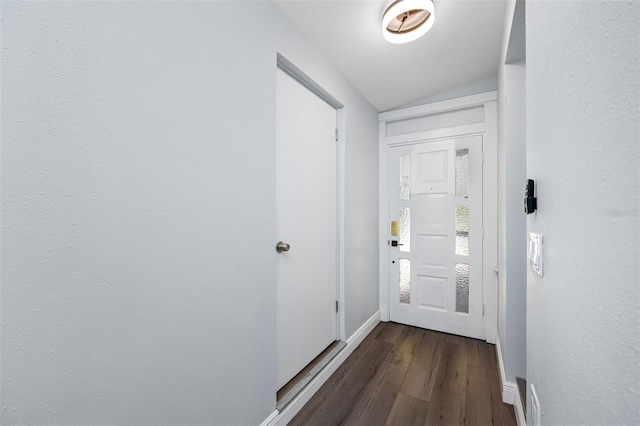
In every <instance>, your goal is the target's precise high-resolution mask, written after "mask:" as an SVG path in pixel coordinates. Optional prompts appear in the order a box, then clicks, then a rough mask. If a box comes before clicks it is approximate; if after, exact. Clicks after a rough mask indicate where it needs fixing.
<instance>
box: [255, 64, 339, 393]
mask: <svg viewBox="0 0 640 426" xmlns="http://www.w3.org/2000/svg"><path fill="white" fill-rule="evenodd" d="M276 89H277V94H276V98H277V105H276V239H277V240H278V241H280V244H279V245H280V249H279V250H278V251H277V252H276V241H274V242H273V250H274V254H275V255H276V256H277V261H276V359H277V367H276V385H277V389H280V388H281V387H282V386H283V385H285V384H286V383H287V382H288V381H289V380H291V379H292V378H293V377H294V376H295V375H296V374H298V372H300V370H302V369H303V368H304V367H305V366H306V365H307V364H309V363H310V362H311V361H312V360H313V359H314V358H315V357H316V356H318V355H319V354H320V353H321V352H322V351H323V350H324V349H325V348H327V346H329V345H330V344H331V343H332V342H333V341H335V340H336V328H337V326H336V321H337V317H336V315H337V314H336V308H335V307H336V293H337V291H336V282H337V278H336V277H337V272H336V270H337V266H336V264H337V242H336V240H337V230H336V229H337V192H336V188H337V184H336V180H337V177H336V176H337V165H336V163H337V153H336V141H335V129H336V110H335V109H334V108H333V107H331V106H329V105H328V104H327V103H325V102H324V101H323V100H321V99H320V98H319V97H317V96H316V95H315V94H313V93H311V92H310V91H309V90H308V89H307V88H305V87H303V86H302V85H301V84H299V83H298V82H297V81H295V80H293V79H292V78H291V77H289V76H288V75H286V74H285V73H284V72H282V71H281V70H279V69H278V70H277V81H276ZM265 161H268V159H265Z"/></svg>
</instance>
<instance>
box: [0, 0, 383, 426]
mask: <svg viewBox="0 0 640 426" xmlns="http://www.w3.org/2000/svg"><path fill="white" fill-rule="evenodd" d="M230 17H242V24H243V25H242V29H243V30H244V31H243V32H239V33H238V32H237V30H238V26H237V20H235V19H229V18H230ZM277 52H281V53H282V54H283V55H284V56H285V57H287V59H289V60H290V61H292V62H293V63H294V64H296V65H297V66H298V67H299V68H301V69H302V70H303V71H305V72H306V73H308V74H309V75H310V76H311V77H312V78H314V79H315V80H316V82H318V83H319V84H320V85H321V86H323V87H324V88H325V89H326V90H327V91H328V92H329V93H331V94H332V95H333V96H335V97H336V98H337V99H338V100H340V102H342V103H343V104H344V105H345V106H346V111H345V117H346V124H345V126H346V132H347V134H346V144H347V149H346V161H347V165H346V168H347V176H346V194H347V197H348V199H347V204H346V219H345V220H346V235H347V240H346V242H345V246H346V253H345V257H346V263H347V266H346V272H345V274H346V277H347V282H346V297H347V300H346V315H347V317H346V324H347V336H348V335H349V334H350V333H351V332H353V331H354V330H355V329H357V328H358V326H360V324H362V322H364V319H365V318H368V317H369V316H370V315H372V314H373V313H374V312H375V311H376V310H377V309H378V305H377V300H378V299H377V291H378V282H377V245H376V241H377V222H378V216H377V187H376V183H375V182H377V149H376V141H377V112H376V111H375V110H374V109H373V107H371V106H370V105H369V104H368V103H367V102H366V101H365V100H364V99H363V98H362V97H361V96H360V95H359V94H358V93H357V92H356V91H355V90H354V89H353V88H352V87H351V86H350V85H349V84H348V83H347V82H346V81H345V80H344V79H343V78H342V77H341V76H340V75H339V74H338V73H337V72H336V71H335V69H334V68H332V67H331V66H330V65H329V64H328V63H327V62H326V61H325V60H324V59H323V58H321V57H320V56H319V55H318V54H317V53H316V51H315V49H314V48H313V47H312V46H311V45H310V44H309V43H308V42H307V41H306V40H305V39H303V38H302V37H301V36H300V35H299V34H298V33H297V32H295V31H294V30H293V29H292V27H291V26H290V25H289V23H288V22H287V21H286V20H285V19H284V17H283V16H282V15H281V13H280V12H279V11H278V9H277V8H276V7H275V6H273V4H272V3H271V2H194V3H182V2H157V3H137V2H115V3H110V2H101V3H97V2H68V3H62V2H39V3H36V4H34V3H12V2H3V3H2V61H3V64H2V169H1V171H2V187H1V189H2V198H3V200H2V252H1V255H2V271H1V274H2V275H1V278H2V305H1V307H2V311H1V313H2V321H1V322H2V391H1V392H2V394H1V398H2V404H1V405H2V422H3V423H4V424H26V423H33V424H88V423H107V424H152V423H153V424H257V423H260V422H261V421H263V420H264V419H265V418H266V417H267V416H268V415H269V414H270V413H271V412H272V411H273V410H274V409H275V359H274V357H275V345H274V338H275V310H274V306H275V251H274V249H273V244H274V241H276V239H275V234H274V232H275V230H274V229H275V227H274V225H275V205H274V198H275V192H274V191H275V179H274V165H275V157H274V156H275V140H274V138H275V70H276V67H275V65H276V53H277Z"/></svg>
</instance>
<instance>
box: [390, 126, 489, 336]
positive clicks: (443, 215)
mask: <svg viewBox="0 0 640 426" xmlns="http://www.w3.org/2000/svg"><path fill="white" fill-rule="evenodd" d="M389 161H390V164H389V173H390V177H389V178H390V181H389V189H390V194H389V201H390V202H389V204H390V205H389V209H390V210H389V214H390V215H389V217H390V218H391V220H392V224H391V226H390V227H389V232H390V235H389V241H390V244H391V247H390V259H389V261H390V265H391V267H390V285H389V295H390V319H391V321H395V322H399V323H403V324H409V325H414V326H417V327H422V328H428V329H432V330H438V331H443V332H447V333H453V334H458V335H463V336H468V337H476V338H483V337H484V336H483V327H482V316H483V306H482V239H483V229H482V136H469V137H462V138H456V139H448V140H441V141H435V142H423V143H418V144H413V145H405V146H397V147H391V148H390V155H389ZM394 222H395V223H394ZM396 244H397V245H396Z"/></svg>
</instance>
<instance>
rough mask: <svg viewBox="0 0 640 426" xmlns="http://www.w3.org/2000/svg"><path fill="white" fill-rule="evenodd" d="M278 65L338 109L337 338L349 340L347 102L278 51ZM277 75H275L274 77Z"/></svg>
mask: <svg viewBox="0 0 640 426" xmlns="http://www.w3.org/2000/svg"><path fill="white" fill-rule="evenodd" d="M276 66H277V68H278V69H280V70H282V71H283V72H284V73H285V74H287V75H289V76H290V77H291V78H293V79H294V80H296V81H297V82H298V83H300V84H301V85H302V86H304V87H306V88H307V89H308V90H310V91H311V92H312V93H314V94H315V95H316V96H318V97H319V98H320V99H322V100H323V101H325V102H326V103H327V104H329V105H330V106H332V107H333V108H335V110H336V127H337V129H336V130H337V134H336V136H337V140H336V153H337V158H336V162H337V163H336V167H337V173H338V175H337V176H336V179H337V187H336V196H337V205H336V210H337V218H336V231H337V235H336V243H337V247H336V255H337V259H336V274H337V276H336V286H337V288H336V297H337V299H338V304H339V306H340V309H338V314H337V321H336V327H337V330H336V338H337V339H338V340H346V336H345V309H344V300H345V290H344V217H345V216H344V205H345V150H346V148H345V138H344V134H345V132H344V105H343V104H342V103H340V102H339V101H338V100H337V99H336V98H334V97H333V96H331V94H330V93H329V92H327V91H326V90H325V89H323V88H322V86H320V85H319V84H318V83H316V82H315V81H314V80H313V79H311V78H310V77H309V76H308V75H307V74H305V73H304V72H303V71H302V70H300V68H298V67H296V66H295V65H294V64H293V63H292V62H291V61H289V60H288V59H287V58H285V57H284V56H282V55H281V54H280V53H278V54H277V58H276ZM274 78H275V77H274Z"/></svg>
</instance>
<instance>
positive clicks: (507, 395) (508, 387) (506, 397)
mask: <svg viewBox="0 0 640 426" xmlns="http://www.w3.org/2000/svg"><path fill="white" fill-rule="evenodd" d="M496 355H497V356H498V367H499V370H500V385H501V386H502V402H504V403H505V404H509V405H513V404H514V401H515V400H516V396H517V395H518V387H517V386H516V384H515V383H513V382H508V381H507V377H506V374H505V372H504V361H503V359H502V348H501V347H500V336H499V335H496Z"/></svg>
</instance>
